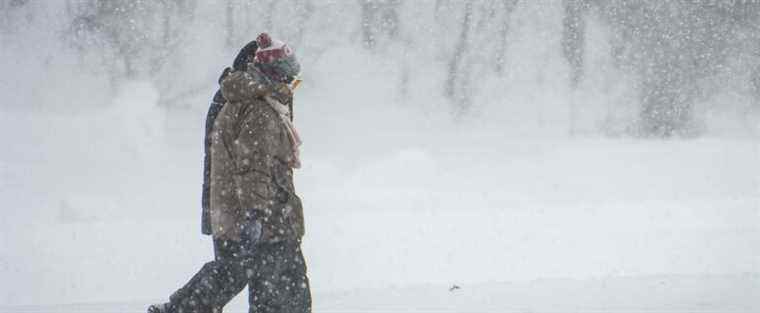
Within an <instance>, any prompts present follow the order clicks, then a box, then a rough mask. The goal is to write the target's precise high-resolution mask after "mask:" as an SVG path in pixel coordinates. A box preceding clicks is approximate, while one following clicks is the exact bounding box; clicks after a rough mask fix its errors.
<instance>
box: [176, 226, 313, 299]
mask: <svg viewBox="0 0 760 313" xmlns="http://www.w3.org/2000/svg"><path fill="white" fill-rule="evenodd" d="M214 254H215V260H214V261H211V262H208V263H206V264H205V265H204V266H203V267H202V268H201V269H200V271H198V273H197V274H195V276H193V277H192V278H191V279H190V281H189V282H187V284H185V286H183V287H182V288H180V289H179V290H177V291H176V292H175V293H174V294H173V295H172V296H171V297H170V298H169V299H170V303H171V306H172V308H173V310H174V311H176V313H221V312H222V308H223V307H224V305H226V304H227V303H228V302H230V300H232V298H234V297H235V296H236V295H237V294H238V293H240V291H242V290H243V288H245V286H246V285H248V304H249V313H310V312H311V292H310V290H309V280H308V278H307V277H306V264H305V262H304V258H303V253H302V252H301V247H300V243H298V242H291V241H283V242H277V243H261V244H256V245H253V246H248V245H247V244H246V243H245V242H236V241H228V240H214Z"/></svg>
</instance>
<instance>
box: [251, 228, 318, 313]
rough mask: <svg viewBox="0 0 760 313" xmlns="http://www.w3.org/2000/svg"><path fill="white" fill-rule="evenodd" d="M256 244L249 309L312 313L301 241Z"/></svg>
mask: <svg viewBox="0 0 760 313" xmlns="http://www.w3.org/2000/svg"><path fill="white" fill-rule="evenodd" d="M257 248H258V250H257V252H256V255H255V256H254V260H253V264H254V265H253V267H252V270H253V275H252V276H251V280H250V283H249V285H248V290H249V295H248V304H249V305H250V309H249V313H311V292H310V290H309V279H308V278H307V277H306V263H305V262H304V258H303V253H301V246H300V243H298V242H278V243H269V244H261V245H259V246H257Z"/></svg>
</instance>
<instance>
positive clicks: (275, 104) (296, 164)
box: [264, 96, 303, 168]
mask: <svg viewBox="0 0 760 313" xmlns="http://www.w3.org/2000/svg"><path fill="white" fill-rule="evenodd" d="M264 99H265V100H266V101H267V103H269V106H270V107H272V109H274V111H275V112H277V115H278V116H279V117H280V121H282V123H283V125H284V126H285V129H286V130H287V131H288V139H290V147H291V148H292V149H291V150H292V151H293V155H292V156H291V160H290V164H289V165H290V167H291V168H301V159H300V147H301V144H302V143H303V142H302V141H301V136H299V135H298V131H297V130H296V127H295V126H294V125H293V121H291V120H290V109H288V106H287V105H285V104H282V103H281V102H280V101H277V99H275V98H272V97H271V96H266V97H264Z"/></svg>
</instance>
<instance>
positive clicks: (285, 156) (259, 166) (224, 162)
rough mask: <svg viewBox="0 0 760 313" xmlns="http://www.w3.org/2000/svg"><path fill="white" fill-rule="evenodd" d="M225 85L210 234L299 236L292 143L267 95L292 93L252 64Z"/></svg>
mask: <svg viewBox="0 0 760 313" xmlns="http://www.w3.org/2000/svg"><path fill="white" fill-rule="evenodd" d="M221 85H222V94H223V96H224V98H225V99H226V100H227V103H226V104H225V105H224V107H223V109H222V111H221V112H220V113H219V116H218V117H217V118H216V120H215V122H214V127H213V131H212V139H211V140H212V142H211V179H210V180H211V191H210V196H211V214H210V215H211V228H212V235H213V236H214V238H217V239H226V240H235V241H240V240H242V239H245V238H244V237H243V236H254V237H255V238H253V239H254V240H257V241H260V242H278V241H282V240H300V238H301V237H302V236H303V234H304V222H303V208H302V205H301V200H300V199H299V198H298V196H297V195H296V193H295V189H294V186H293V171H292V169H291V167H290V166H289V164H291V163H292V161H293V160H292V159H293V156H294V151H293V147H292V145H291V143H290V141H289V140H290V139H289V137H288V133H287V129H286V128H285V125H284V124H283V122H282V120H280V116H279V115H278V113H277V112H276V111H275V110H274V109H273V108H272V107H271V106H270V104H269V103H267V101H266V100H264V97H265V96H273V95H275V94H276V95H277V96H278V97H279V99H282V100H283V101H292V94H290V93H289V90H287V89H285V88H282V87H283V86H284V85H281V84H275V83H271V82H270V81H269V80H267V79H266V78H265V76H263V75H262V74H261V72H259V71H258V70H256V68H255V67H254V66H249V70H248V71H236V72H233V73H230V74H229V75H228V76H227V77H226V78H225V79H224V80H223V81H222V83H221ZM275 90H277V91H278V92H277V93H275ZM283 90H286V92H285V93H284V94H283V92H282V91H283ZM246 229H248V230H250V229H254V231H253V232H251V231H247V230H246Z"/></svg>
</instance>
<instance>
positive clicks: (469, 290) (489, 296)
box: [0, 275, 760, 313]
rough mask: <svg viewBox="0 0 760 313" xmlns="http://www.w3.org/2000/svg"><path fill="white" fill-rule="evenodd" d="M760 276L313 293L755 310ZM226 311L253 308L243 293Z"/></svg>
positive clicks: (457, 302) (124, 307)
mask: <svg viewBox="0 0 760 313" xmlns="http://www.w3.org/2000/svg"><path fill="white" fill-rule="evenodd" d="M759 292H760V276H758V275H722V276H716V275H702V276H679V275H661V276H645V277H621V278H606V279H591V280H572V279H542V280H534V281H529V282H520V283H485V284H472V285H451V286H444V285H432V284H427V285H413V286H405V287H390V288H383V289H357V290H350V291H341V292H331V293H316V294H314V312H315V313H350V312H354V313H365V312H373V313H374V312H377V313H381V312H390V313H394V312H422V313H427V312H430V313H433V312H436V313H437V312H442V313H447V312H451V313H453V312H468V313H470V312H471V313H512V312H514V313H526V312H557V313H560V312H593V313H631V312H648V313H660V312H661V313H752V312H757V311H758V310H760V304H759V303H758V301H757V295H758V293H759ZM144 309H145V304H144V303H141V302H93V303H78V304H63V305H48V306H45V305H27V306H0V312H9V313H10V312H14V313H43V312H44V313H75V312H77V313H79V312H83V313H85V312H98V313H111V312H113V313H125V312H126V313H137V312H143V311H144ZM225 312H230V313H241V312H247V304H246V302H245V300H244V299H243V297H239V298H237V299H236V300H235V301H233V302H232V303H230V304H229V305H228V306H227V307H226V309H225Z"/></svg>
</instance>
